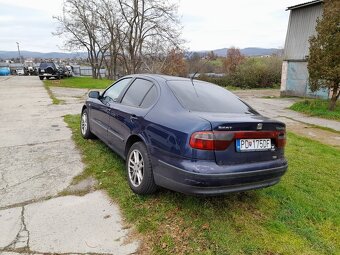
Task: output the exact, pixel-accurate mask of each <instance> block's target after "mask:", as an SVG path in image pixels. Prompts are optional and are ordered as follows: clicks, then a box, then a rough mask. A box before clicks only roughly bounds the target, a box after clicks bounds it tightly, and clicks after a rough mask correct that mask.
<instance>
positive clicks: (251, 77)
mask: <svg viewBox="0 0 340 255" xmlns="http://www.w3.org/2000/svg"><path fill="white" fill-rule="evenodd" d="M281 66H282V59H281V58H279V57H276V56H272V57H268V58H254V57H252V58H247V59H246V60H244V61H243V63H241V64H239V65H238V66H237V68H236V70H235V72H234V73H231V74H226V75H225V76H223V77H221V78H218V77H208V76H206V75H200V77H199V79H200V80H204V81H207V82H211V83H215V84H217V85H219V86H223V87H226V86H234V87H239V88H244V89H245V88H272V87H275V86H277V84H280V80H281Z"/></svg>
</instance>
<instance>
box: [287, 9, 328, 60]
mask: <svg viewBox="0 0 340 255" xmlns="http://www.w3.org/2000/svg"><path fill="white" fill-rule="evenodd" d="M321 15H322V4H321V3H320V4H316V5H312V6H307V7H304V8H299V9H293V10H291V11H290V16H289V23H288V30H287V36H286V42H285V50H284V59H285V60H305V59H306V56H308V54H309V42H308V40H309V38H310V37H311V36H312V35H314V34H315V33H316V31H315V27H316V20H317V18H318V17H321Z"/></svg>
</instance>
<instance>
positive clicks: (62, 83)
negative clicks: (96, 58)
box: [44, 77, 113, 89]
mask: <svg viewBox="0 0 340 255" xmlns="http://www.w3.org/2000/svg"><path fill="white" fill-rule="evenodd" d="M112 83H113V81H112V80H108V79H93V78H92V77H70V78H65V79H61V80H59V81H58V82H55V80H44V84H45V85H46V86H53V87H67V88H78V89H105V88H107V87H108V86H109V85H111V84H112Z"/></svg>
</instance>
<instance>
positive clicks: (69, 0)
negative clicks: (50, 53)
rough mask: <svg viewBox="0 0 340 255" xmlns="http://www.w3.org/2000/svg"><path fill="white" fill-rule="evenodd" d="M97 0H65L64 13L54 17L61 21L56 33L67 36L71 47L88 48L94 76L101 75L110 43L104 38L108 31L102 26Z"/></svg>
mask: <svg viewBox="0 0 340 255" xmlns="http://www.w3.org/2000/svg"><path fill="white" fill-rule="evenodd" d="M97 14H98V5H97V4H96V1H89V0H65V1H64V6H63V15H62V16H57V17H54V18H55V19H56V20H57V21H58V22H59V27H58V29H57V32H56V33H55V34H56V35H64V36H65V37H66V41H65V46H66V47H67V48H68V49H70V50H74V49H84V48H85V49H86V51H87V53H88V60H89V62H90V65H91V67H92V76H93V78H98V77H100V68H101V66H102V64H103V61H104V56H105V53H106V51H107V50H108V47H109V44H108V43H107V42H105V41H104V40H103V35H105V34H106V31H105V30H104V29H103V27H101V26H100V22H99V21H100V19H99V17H98V15H97Z"/></svg>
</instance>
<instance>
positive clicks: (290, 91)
mask: <svg viewBox="0 0 340 255" xmlns="http://www.w3.org/2000/svg"><path fill="white" fill-rule="evenodd" d="M321 16H322V4H321V3H319V4H315V5H311V6H307V7H302V8H297V9H292V10H291V11H290V16H289V22H288V30H287V36H286V42H285V49H284V61H283V64H282V76H281V95H283V96H301V97H318V98H324V99H326V98H328V96H329V93H328V90H326V89H322V90H319V91H316V92H311V90H310V89H309V83H308V80H309V78H308V77H309V74H308V69H307V57H308V55H309V42H308V40H309V38H310V37H311V36H312V35H314V34H315V33H316V30H315V28H316V21H317V18H318V17H321Z"/></svg>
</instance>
